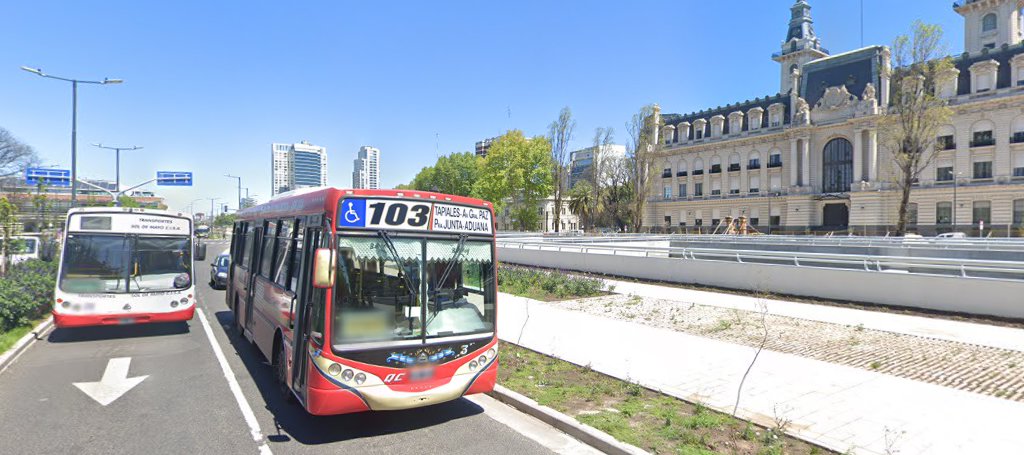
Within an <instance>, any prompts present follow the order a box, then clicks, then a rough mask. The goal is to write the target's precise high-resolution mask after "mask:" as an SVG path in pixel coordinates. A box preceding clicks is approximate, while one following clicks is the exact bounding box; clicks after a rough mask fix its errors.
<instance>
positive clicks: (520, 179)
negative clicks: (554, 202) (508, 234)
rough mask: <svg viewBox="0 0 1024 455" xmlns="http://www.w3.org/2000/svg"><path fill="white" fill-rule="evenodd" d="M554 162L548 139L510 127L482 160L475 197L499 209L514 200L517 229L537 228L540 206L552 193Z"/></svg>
mask: <svg viewBox="0 0 1024 455" xmlns="http://www.w3.org/2000/svg"><path fill="white" fill-rule="evenodd" d="M553 165H554V163H552V162H551V144H550V143H549V142H548V140H547V138H545V137H543V136H538V137H533V138H527V137H526V136H524V135H523V132H522V131H519V130H511V131H509V132H507V133H505V134H504V135H502V136H501V137H499V138H498V139H497V140H495V141H494V143H493V144H492V145H491V148H490V150H488V151H487V157H486V158H484V159H483V161H481V164H480V170H479V175H478V176H477V180H476V184H474V185H473V196H475V197H478V198H481V199H484V200H488V201H491V202H492V203H494V208H495V211H496V212H497V211H500V210H501V209H502V208H503V207H504V206H505V204H507V203H511V204H512V210H511V212H512V216H513V218H514V220H515V225H516V228H517V229H522V230H531V229H536V226H537V221H538V220H539V217H540V215H539V214H538V213H537V206H538V205H539V204H540V202H541V201H542V200H544V198H546V197H547V196H548V195H550V194H551V189H552V184H553V180H554V179H553V173H552V170H551V168H552V166H553Z"/></svg>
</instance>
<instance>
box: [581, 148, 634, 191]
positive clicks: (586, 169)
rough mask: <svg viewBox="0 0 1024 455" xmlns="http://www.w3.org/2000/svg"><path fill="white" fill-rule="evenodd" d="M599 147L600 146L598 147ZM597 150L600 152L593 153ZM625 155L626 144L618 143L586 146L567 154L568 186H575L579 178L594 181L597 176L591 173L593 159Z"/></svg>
mask: <svg viewBox="0 0 1024 455" xmlns="http://www.w3.org/2000/svg"><path fill="white" fill-rule="evenodd" d="M599 147H600V148H599ZM598 150H600V151H601V153H595V152H597V151H598ZM625 157H626V146H625V145H619V144H607V145H601V146H593V147H587V148H585V149H581V150H577V151H575V152H572V153H570V154H569V188H572V187H573V186H576V183H577V182H579V181H581V180H588V179H589V180H591V181H596V179H598V178H600V177H599V176H595V175H593V168H594V160H595V159H600V160H602V161H606V160H612V159H622V158H625Z"/></svg>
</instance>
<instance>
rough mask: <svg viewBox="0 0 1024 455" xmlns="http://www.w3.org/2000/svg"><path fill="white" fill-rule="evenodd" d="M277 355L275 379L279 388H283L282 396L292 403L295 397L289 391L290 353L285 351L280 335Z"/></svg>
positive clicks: (277, 340)
mask: <svg viewBox="0 0 1024 455" xmlns="http://www.w3.org/2000/svg"><path fill="white" fill-rule="evenodd" d="M274 344H275V345H276V350H275V352H276V354H275V355H274V379H275V380H276V381H277V385H278V387H280V388H281V395H283V396H284V400H285V402H286V403H289V404H290V403H292V402H293V401H294V395H292V391H291V390H288V389H289V388H288V365H287V364H288V360H287V359H288V353H286V352H285V350H284V342H283V341H281V337H280V335H278V336H277V337H275V343H274Z"/></svg>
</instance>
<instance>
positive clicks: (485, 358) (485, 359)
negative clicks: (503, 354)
mask: <svg viewBox="0 0 1024 455" xmlns="http://www.w3.org/2000/svg"><path fill="white" fill-rule="evenodd" d="M477 362H479V363H480V366H484V364H485V363H487V356H483V355H482V356H480V358H479V359H477Z"/></svg>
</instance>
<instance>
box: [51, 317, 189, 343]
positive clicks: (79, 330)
mask: <svg viewBox="0 0 1024 455" xmlns="http://www.w3.org/2000/svg"><path fill="white" fill-rule="evenodd" d="M188 332H189V327H188V323H187V322H162V323H152V324H134V325H104V326H96V327H69V328H63V329H53V332H50V335H49V336H48V337H46V341H49V342H50V343H75V342H79V341H96V340H116V339H119V338H142V337H158V336H168V335H180V334H182V333H188Z"/></svg>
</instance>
